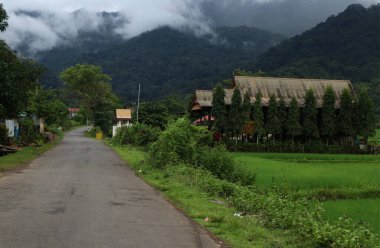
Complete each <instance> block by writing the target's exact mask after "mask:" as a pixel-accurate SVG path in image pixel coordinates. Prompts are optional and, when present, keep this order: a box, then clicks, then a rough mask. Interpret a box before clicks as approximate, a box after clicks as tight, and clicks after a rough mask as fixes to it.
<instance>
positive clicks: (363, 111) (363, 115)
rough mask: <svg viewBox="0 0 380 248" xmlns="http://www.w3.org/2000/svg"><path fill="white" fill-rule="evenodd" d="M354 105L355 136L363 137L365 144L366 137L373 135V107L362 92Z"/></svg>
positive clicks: (374, 116) (364, 92)
mask: <svg viewBox="0 0 380 248" xmlns="http://www.w3.org/2000/svg"><path fill="white" fill-rule="evenodd" d="M355 105H356V106H355V108H354V109H355V112H354V116H355V120H356V121H355V124H356V125H355V127H356V133H357V135H360V136H363V137H364V139H365V141H366V142H367V141H368V137H370V136H373V135H374V134H375V128H376V115H375V106H374V105H373V102H372V100H371V99H370V98H369V97H368V94H367V92H366V91H364V90H362V91H360V92H359V94H358V97H357V100H356V103H355Z"/></svg>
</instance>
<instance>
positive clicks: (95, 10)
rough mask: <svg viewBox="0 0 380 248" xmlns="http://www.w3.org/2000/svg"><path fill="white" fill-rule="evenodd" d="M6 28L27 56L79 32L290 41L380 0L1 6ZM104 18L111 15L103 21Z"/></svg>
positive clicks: (23, 1) (129, 0) (41, 0)
mask: <svg viewBox="0 0 380 248" xmlns="http://www.w3.org/2000/svg"><path fill="white" fill-rule="evenodd" d="M2 2H3V3H4V8H5V9H6V10H7V12H8V15H9V17H10V18H9V24H10V25H9V28H8V30H7V32H6V33H4V34H0V35H1V37H3V38H4V39H5V40H6V41H7V43H8V44H10V45H11V47H12V48H13V49H16V50H19V49H20V47H21V48H22V49H21V50H22V51H27V52H28V55H33V54H34V53H36V52H39V51H44V50H49V49H52V48H54V47H56V46H62V45H65V44H67V43H70V42H73V41H74V40H75V38H76V37H77V36H78V35H79V34H80V33H82V32H94V31H101V29H102V27H104V24H105V23H108V24H109V23H111V24H112V25H109V26H108V28H109V30H108V31H111V30H112V32H113V33H115V34H118V35H120V36H122V37H123V38H124V39H130V38H133V37H135V36H138V35H140V34H142V33H144V32H147V31H152V30H155V29H157V28H159V27H163V26H170V27H171V28H174V29H176V30H191V32H193V33H194V34H195V35H196V36H203V35H212V32H213V31H212V30H213V29H214V28H215V27H219V26H241V25H244V26H249V27H258V28H261V29H264V30H268V31H270V32H272V33H280V34H283V35H285V36H288V37H291V36H293V35H295V34H299V33H301V32H303V31H305V30H307V29H309V28H311V27H312V26H314V25H316V24H318V23H319V22H321V21H323V20H325V19H326V18H327V17H329V16H331V15H334V14H337V13H339V12H340V11H341V10H343V9H345V8H346V7H347V6H348V5H349V4H352V3H361V4H363V5H364V6H369V5H370V4H374V3H379V2H380V0H334V1H326V0H308V1H305V0H154V1H152V0H139V1H134V0H112V1H101V0H92V1H91V3H90V4H89V2H88V1H83V0H55V1H45V0H34V1H28V0H17V1H15V0H2ZM104 13H111V14H110V15H108V16H107V17H105V16H104Z"/></svg>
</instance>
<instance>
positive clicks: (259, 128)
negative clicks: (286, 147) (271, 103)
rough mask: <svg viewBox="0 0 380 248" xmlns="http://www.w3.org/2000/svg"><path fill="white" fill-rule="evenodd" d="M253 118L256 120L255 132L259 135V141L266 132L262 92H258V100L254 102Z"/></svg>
mask: <svg viewBox="0 0 380 248" xmlns="http://www.w3.org/2000/svg"><path fill="white" fill-rule="evenodd" d="M253 120H254V122H255V133H256V135H257V143H258V142H259V139H260V136H261V135H263V134H265V126H264V113H263V109H262V106H261V93H260V92H258V93H257V94H256V101H255V103H254V111H253Z"/></svg>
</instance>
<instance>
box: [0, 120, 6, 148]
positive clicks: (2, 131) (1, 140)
mask: <svg viewBox="0 0 380 248" xmlns="http://www.w3.org/2000/svg"><path fill="white" fill-rule="evenodd" d="M7 137H8V129H7V127H6V126H5V125H4V124H0V145H5V143H6V141H7Z"/></svg>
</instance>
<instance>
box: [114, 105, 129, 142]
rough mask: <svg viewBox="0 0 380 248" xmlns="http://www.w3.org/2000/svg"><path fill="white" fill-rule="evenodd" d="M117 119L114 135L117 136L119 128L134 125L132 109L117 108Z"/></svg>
mask: <svg viewBox="0 0 380 248" xmlns="http://www.w3.org/2000/svg"><path fill="white" fill-rule="evenodd" d="M116 121H117V123H116V125H114V126H113V128H112V137H113V136H115V134H116V132H117V129H118V128H120V127H122V126H131V125H132V109H129V108H127V109H116Z"/></svg>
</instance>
